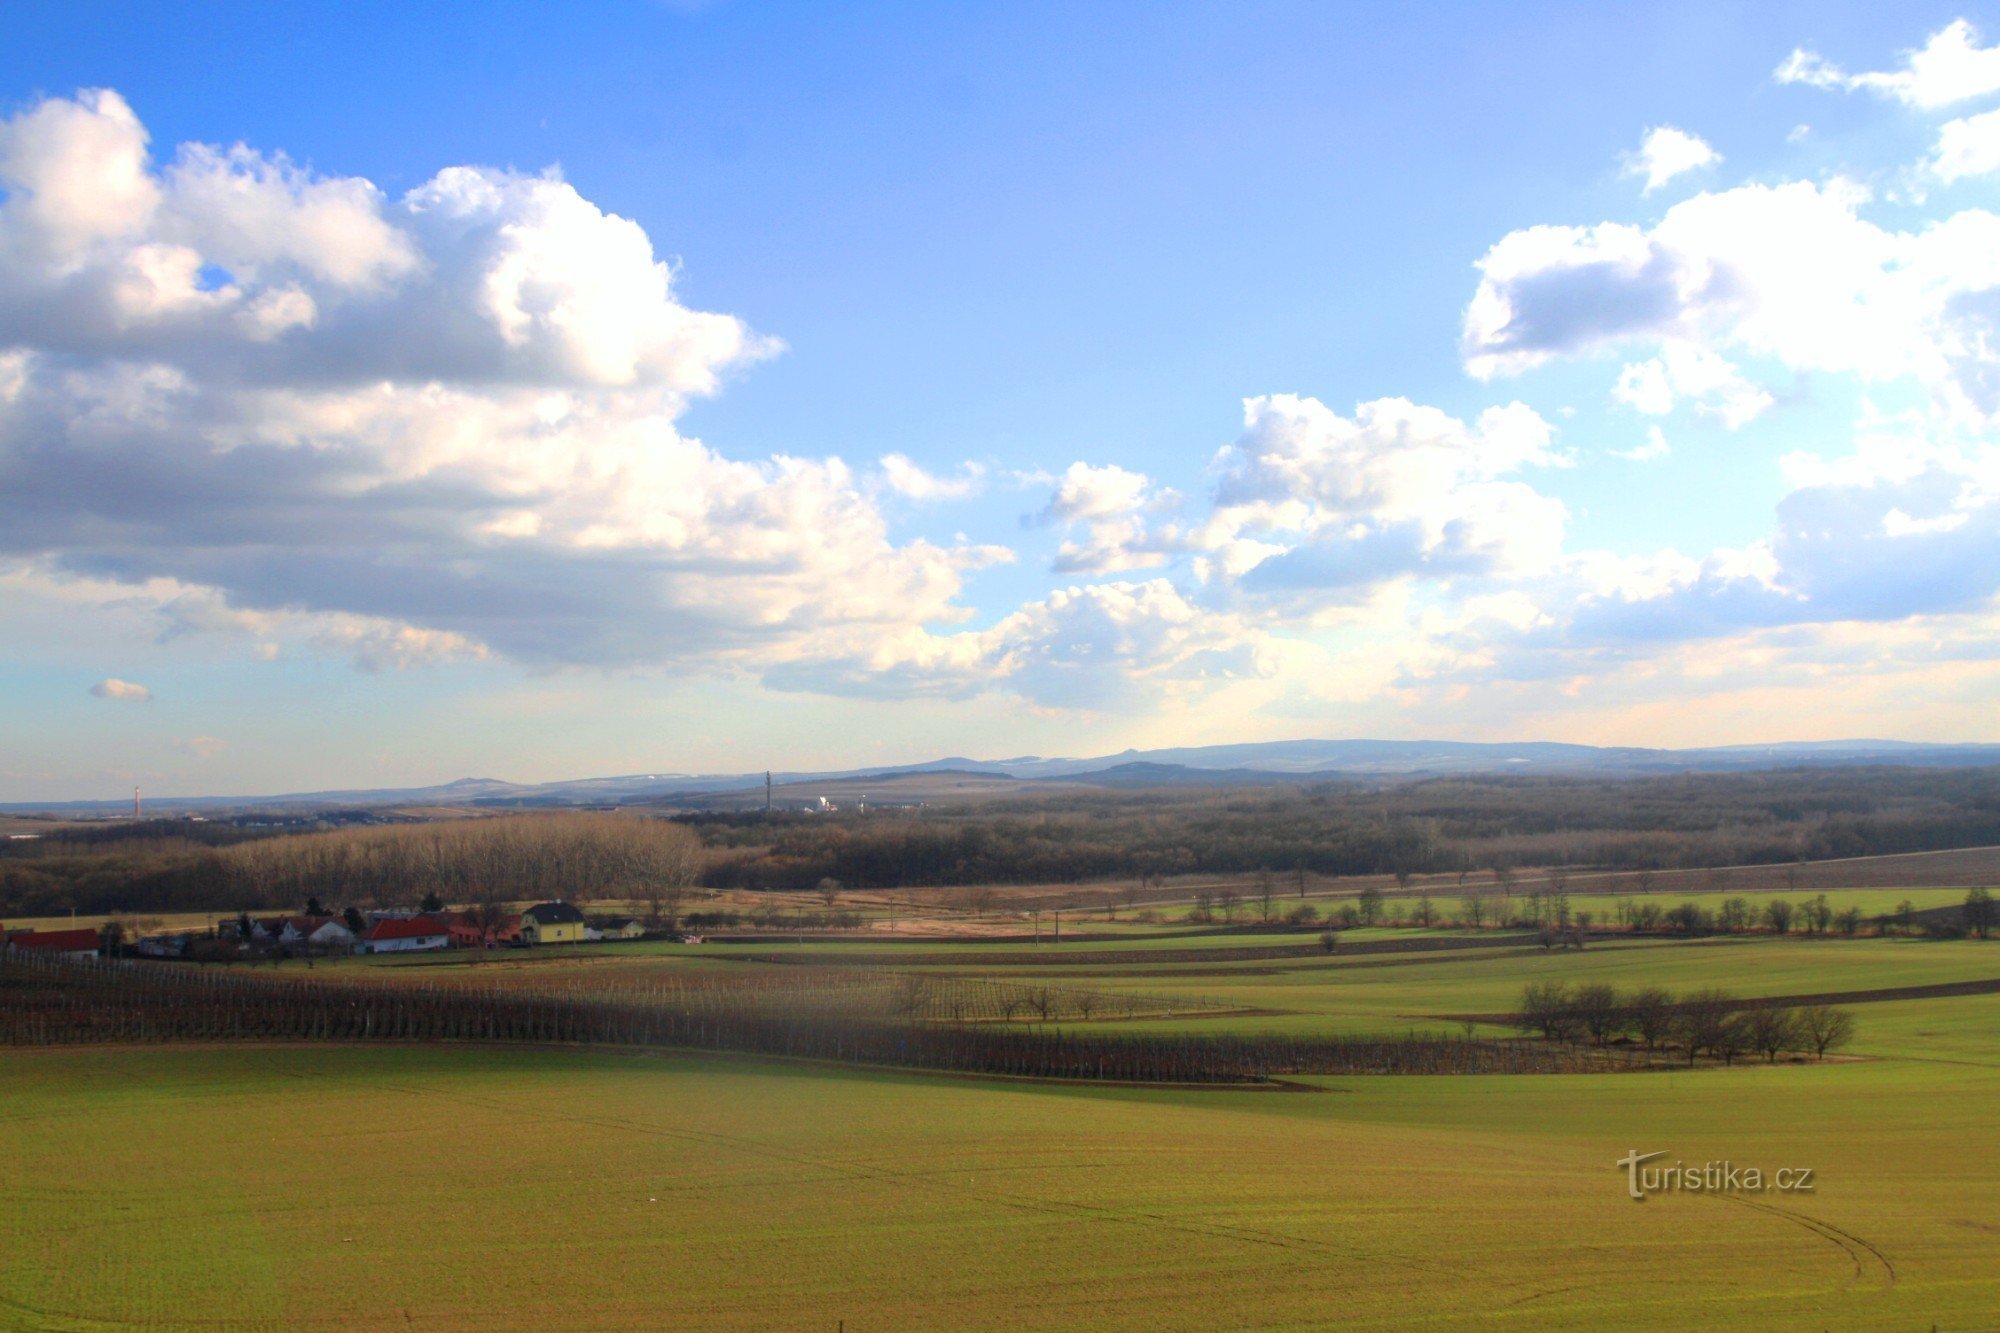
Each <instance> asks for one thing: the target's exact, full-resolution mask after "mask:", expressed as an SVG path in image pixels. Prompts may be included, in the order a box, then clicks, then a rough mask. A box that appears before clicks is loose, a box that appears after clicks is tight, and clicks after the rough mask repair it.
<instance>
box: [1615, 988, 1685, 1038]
mask: <svg viewBox="0 0 2000 1333" xmlns="http://www.w3.org/2000/svg"><path fill="white" fill-rule="evenodd" d="M1625 1012H1626V1013H1628V1014H1630V1015H1631V1017H1632V1029H1633V1031H1635V1032H1637V1033H1638V1034H1639V1040H1640V1041H1643V1042H1645V1043H1646V1049H1647V1050H1649V1051H1654V1050H1658V1049H1659V1047H1660V1043H1661V1042H1662V1041H1665V1040H1666V1039H1667V1037H1668V1036H1669V1035H1670V1034H1671V1033H1672V1032H1673V1028H1674V1017H1675V1015H1674V997H1673V996H1672V995H1670V994H1669V993H1668V992H1667V991H1666V990H1665V989H1663V988H1662V987H1659V986H1641V987H1640V988H1639V989H1638V990H1635V991H1633V992H1632V993H1631V994H1630V995H1628V996H1627V997H1626V998H1625Z"/></svg>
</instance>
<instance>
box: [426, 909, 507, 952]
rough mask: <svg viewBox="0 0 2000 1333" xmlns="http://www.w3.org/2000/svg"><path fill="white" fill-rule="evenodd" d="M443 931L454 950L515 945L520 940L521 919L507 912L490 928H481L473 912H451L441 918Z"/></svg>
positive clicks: (476, 915)
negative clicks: (491, 945) (489, 945)
mask: <svg viewBox="0 0 2000 1333" xmlns="http://www.w3.org/2000/svg"><path fill="white" fill-rule="evenodd" d="M443 920H444V924H445V931H446V933H448V934H449V935H450V936H451V947H452V948H454V949H476V948H478V947H479V946H480V945H481V944H482V943H484V944H515V943H518V942H519V941H520V938H521V918H520V915H519V914H518V913H514V912H509V913H507V914H506V915H505V916H502V917H500V918H499V919H498V920H497V921H495V922H494V923H493V924H492V925H491V926H482V925H480V923H479V917H478V914H477V913H474V912H453V913H451V914H450V915H448V916H446V917H444V918H443Z"/></svg>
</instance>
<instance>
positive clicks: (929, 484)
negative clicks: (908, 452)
mask: <svg viewBox="0 0 2000 1333" xmlns="http://www.w3.org/2000/svg"><path fill="white" fill-rule="evenodd" d="M882 480H883V482H884V483H885V484H886V485H887V486H888V487H889V489H890V490H892V491H894V492H895V493H896V494H898V495H900V496H903V497H904V498H906V499H910V500H918V501H928V500H963V499H965V498H966V497H967V496H971V495H977V494H978V493H979V488H980V487H981V486H982V485H984V484H985V481H986V469H985V468H983V467H981V466H980V465H979V464H977V463H967V464H966V465H965V466H964V468H963V469H961V471H960V473H959V475H958V476H956V477H940V476H938V475H937V474H936V473H934V472H927V471H925V470H924V469H923V468H921V467H918V466H917V465H916V464H915V463H913V462H911V461H910V460H909V459H908V458H907V457H905V456H904V455H902V454H887V455H885V456H884V457H883V459H882Z"/></svg>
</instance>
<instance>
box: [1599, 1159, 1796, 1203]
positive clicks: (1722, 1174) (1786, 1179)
mask: <svg viewBox="0 0 2000 1333" xmlns="http://www.w3.org/2000/svg"><path fill="white" fill-rule="evenodd" d="M1666 1155H1667V1154H1666V1151H1665V1150H1664V1149H1663V1150H1661V1151H1659V1152H1643V1153H1642V1152H1640V1151H1639V1150H1638V1149H1637V1148H1634V1149H1632V1150H1631V1151H1630V1152H1628V1153H1626V1154H1625V1155H1624V1156H1623V1157H1621V1158H1619V1159H1618V1165H1619V1166H1621V1167H1623V1168H1624V1169H1625V1192H1626V1193H1627V1194H1629V1195H1631V1196H1632V1197H1633V1198H1635V1199H1637V1200H1639V1202H1641V1203H1644V1202H1645V1201H1646V1196H1647V1195H1649V1194H1673V1193H1681V1194H1761V1193H1763V1192H1764V1191H1766V1190H1778V1191H1781V1192H1783V1193H1786V1194H1811V1193H1813V1192H1814V1190H1813V1168H1812V1167H1809V1166H1784V1167H1779V1168H1778V1169H1777V1170H1776V1171H1764V1170H1761V1169H1760V1168H1758V1167H1754V1166H1738V1165H1736V1163H1734V1162H1730V1161H1721V1162H1700V1163H1690V1162H1681V1161H1676V1162H1674V1163H1672V1164H1671V1165H1669V1164H1667V1163H1665V1162H1662V1163H1660V1164H1659V1165H1658V1166H1647V1165H1646V1163H1648V1162H1651V1161H1653V1160H1654V1159H1656V1158H1660V1157H1665V1156H1666Z"/></svg>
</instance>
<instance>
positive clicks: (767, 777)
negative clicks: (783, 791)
mask: <svg viewBox="0 0 2000 1333" xmlns="http://www.w3.org/2000/svg"><path fill="white" fill-rule="evenodd" d="M770 817H771V770H770V769H768V768H767V769H765V770H764V818H766V819H769V818H770Z"/></svg>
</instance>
